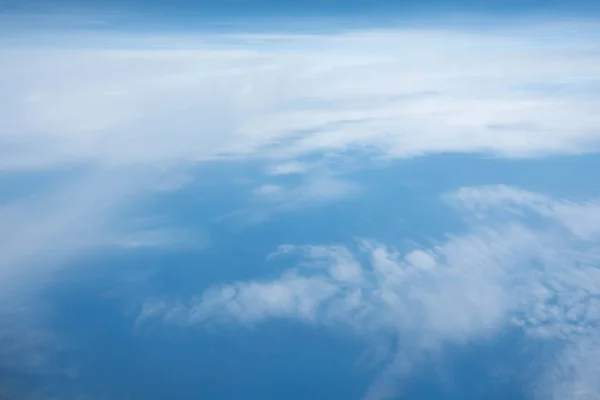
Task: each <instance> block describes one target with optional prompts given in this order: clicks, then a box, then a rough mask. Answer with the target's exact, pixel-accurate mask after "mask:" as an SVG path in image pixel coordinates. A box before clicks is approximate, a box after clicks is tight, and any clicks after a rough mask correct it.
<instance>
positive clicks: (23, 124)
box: [0, 23, 600, 171]
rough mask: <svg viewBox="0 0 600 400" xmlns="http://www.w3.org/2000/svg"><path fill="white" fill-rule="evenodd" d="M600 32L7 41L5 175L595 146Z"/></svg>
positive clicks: (0, 55) (557, 29) (2, 86)
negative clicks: (88, 44)
mask: <svg viewBox="0 0 600 400" xmlns="http://www.w3.org/2000/svg"><path fill="white" fill-rule="evenodd" d="M597 37H598V33H597V32H596V31H594V30H593V29H591V28H589V26H587V25H585V24H582V25H581V26H580V27H579V28H578V29H573V26H571V25H569V24H553V23H547V24H546V25H541V26H539V25H538V26H530V27H526V28H523V27H521V28H519V29H517V28H515V27H512V28H505V29H496V30H487V31H477V32H473V31H468V30H459V29H446V30H435V29H422V30H414V29H413V30H411V29H405V30H393V31H372V32H369V31H367V32H350V33H344V34H330V35H304V36H294V35H290V36H285V35H272V36H260V35H258V36H252V35H239V36H227V35H223V36H215V35H206V36H198V37H187V38H178V37H169V36H166V37H164V38H162V40H159V39H161V38H144V37H139V38H137V39H138V41H139V43H138V44H140V43H142V44H143V43H146V41H147V40H150V42H152V40H154V41H156V43H161V45H160V46H158V47H159V48H156V49H150V48H146V49H136V50H129V49H128V48H132V46H133V42H131V39H132V38H131V37H129V36H125V35H123V36H122V37H119V36H115V35H112V36H111V35H107V36H106V37H104V41H105V42H106V43H111V46H112V49H111V46H109V48H108V49H106V46H103V47H104V49H94V48H85V49H83V50H77V49H60V48H58V47H57V48H51V47H49V46H48V45H46V48H45V50H43V51H40V50H38V49H36V50H26V49H19V50H13V49H9V48H4V49H2V50H0V61H1V62H0V65H1V67H0V93H1V94H0V105H1V106H2V107H1V108H0V121H1V122H0V143H1V146H0V149H1V150H0V151H1V153H0V160H2V161H1V162H0V169H2V170H15V169H31V168H45V167H48V166H53V165H59V164H65V163H67V164H70V163H71V164H72V163H80V162H93V163H98V162H99V163H102V164H118V165H123V164H126V165H129V164H147V163H151V164H157V163H167V164H169V163H179V162H194V161H202V160H207V159H214V158H222V157H240V156H269V157H277V158H282V157H283V158H294V157H296V156H300V155H305V154H309V153H313V152H340V151H345V150H349V149H356V148H362V149H371V150H375V151H376V153H377V154H379V155H386V156H390V157H411V156H418V155H422V154H430V153H441V152H470V153H473V152H476V153H480V152H481V153H492V154H496V155H500V156H508V157H535V156H539V155H546V154H570V153H584V152H595V151H597V150H598V146H597V145H598V140H599V138H600V133H599V131H598V128H597V127H598V126H599V125H600V117H599V115H600V112H599V111H600V110H599V106H598V104H599V102H598V95H597V93H598V92H597V88H598V85H599V84H600V67H599V65H600V60H599V56H598V54H600V52H598V40H596V39H597ZM96 39H97V40H98V41H100V42H101V39H102V36H100V37H99V38H96ZM134 39H135V37H134ZM151 39H152V40H151ZM129 42H131V43H129ZM119 43H125V44H127V46H128V47H125V48H118V47H119ZM178 43H187V48H186V49H178ZM58 45H59V46H60V43H59V44H58ZM184 47H185V46H184ZM290 165H294V164H288V169H289V166H290ZM295 165H296V166H298V165H299V164H295ZM274 171H275V170H274Z"/></svg>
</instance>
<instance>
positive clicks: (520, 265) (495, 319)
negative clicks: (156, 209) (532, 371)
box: [140, 186, 600, 400]
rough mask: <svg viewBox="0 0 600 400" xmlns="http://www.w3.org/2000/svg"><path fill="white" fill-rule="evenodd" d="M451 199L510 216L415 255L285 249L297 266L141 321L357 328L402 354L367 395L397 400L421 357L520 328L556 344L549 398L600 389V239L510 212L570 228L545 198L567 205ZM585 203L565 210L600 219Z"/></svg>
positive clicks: (505, 197)
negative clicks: (598, 350) (277, 321)
mask: <svg viewBox="0 0 600 400" xmlns="http://www.w3.org/2000/svg"><path fill="white" fill-rule="evenodd" d="M449 197H451V198H452V199H453V200H454V201H455V202H458V203H459V204H460V205H461V206H462V207H463V208H464V209H470V208H471V207H472V206H473V204H477V205H478V207H484V208H489V209H497V210H499V211H502V210H507V211H509V212H508V213H505V214H503V216H501V217H500V216H498V215H496V216H495V217H494V218H495V220H494V221H491V220H490V219H485V220H479V221H480V222H479V223H478V224H476V225H472V226H471V228H470V230H469V231H467V232H465V233H461V234H453V235H449V236H448V237H447V239H446V240H445V241H443V242H440V243H439V244H437V245H434V246H432V247H430V248H420V249H414V250H412V251H409V252H408V253H406V254H402V253H400V252H398V251H396V250H394V249H393V248H391V247H388V246H385V245H383V244H381V243H377V242H372V241H359V243H358V244H357V246H341V245H336V246H320V245H319V246H296V245H284V246H281V247H280V249H279V250H278V251H277V252H276V253H274V254H272V255H271V256H270V257H281V256H286V257H288V256H299V261H298V262H297V263H296V266H294V267H291V268H290V269H288V270H287V271H285V272H284V273H283V274H282V275H281V276H280V277H279V278H276V279H273V280H256V281H240V282H233V283H230V284H223V285H218V286H214V287H212V288H210V289H208V290H207V291H206V292H204V293H203V294H202V295H201V296H200V297H199V298H198V299H192V300H190V301H189V302H187V303H177V304H171V303H169V302H168V301H166V300H161V303H160V308H157V307H150V306H148V307H149V308H151V309H152V312H151V313H150V312H148V311H144V312H142V314H141V315H140V318H141V319H143V318H146V317H154V318H157V317H158V318H162V319H164V320H166V321H169V322H175V323H181V324H184V325H187V324H200V325H214V324H216V325H219V324H235V323H241V324H243V325H254V324H258V323H260V322H263V321H266V320H269V319H271V318H288V319H296V320H300V321H303V322H305V323H307V324H310V325H315V326H325V327H329V328H331V329H332V330H334V331H336V330H344V331H348V330H349V331H351V332H353V333H354V334H355V335H357V336H359V337H362V338H364V339H365V340H366V342H367V343H372V342H373V341H377V340H378V338H381V337H388V338H392V340H394V341H396V342H398V343H399V344H400V345H399V346H398V350H395V351H394V353H392V355H391V356H392V359H391V361H389V362H388V364H386V365H384V366H383V367H382V368H383V369H382V372H381V375H380V376H379V378H378V379H377V380H376V381H375V382H374V383H373V385H372V387H371V388H370V389H369V390H368V391H367V393H366V394H365V397H364V398H365V399H375V400H379V399H391V398H395V396H397V395H398V394H399V393H398V392H401V388H402V385H403V382H404V381H405V380H406V379H408V378H409V376H410V375H411V374H412V373H414V366H415V365H416V364H418V362H419V360H420V359H421V358H422V357H424V355H425V354H427V353H428V352H436V351H437V350H438V349H439V348H441V346H443V345H444V344H445V343H454V344H467V343H469V342H470V341H476V340H479V339H485V338H492V337H496V336H498V335H501V334H502V333H503V332H505V331H506V330H509V329H514V328H517V329H520V330H521V331H522V332H523V333H524V334H525V335H526V336H528V337H530V338H533V340H536V341H540V342H541V343H548V344H549V345H552V346H555V345H558V347H557V348H558V349H559V350H557V351H558V353H557V355H556V357H555V358H554V363H553V364H552V365H549V366H548V367H547V368H546V369H545V370H544V371H538V372H537V374H538V375H537V378H536V379H537V382H538V383H539V388H538V389H536V391H535V393H536V394H537V395H539V396H540V398H546V399H547V398H551V399H557V400H558V399H563V398H568V399H573V400H584V399H589V398H593V397H594V396H597V395H598V394H600V388H599V387H598V377H599V376H598V374H597V372H598V371H599V370H600V364H598V361H597V357H596V356H595V353H594V352H593V351H590V352H588V351H584V349H592V348H594V344H595V343H596V344H597V343H598V341H599V340H600V312H599V310H600V303H599V301H600V247H599V246H598V245H599V244H600V243H598V241H597V240H595V239H594V238H593V237H591V236H588V235H583V236H582V235H581V234H580V231H579V230H573V229H570V226H571V225H569V224H566V225H565V226H566V227H567V228H569V229H550V230H547V229H545V228H544V229H539V228H537V227H536V226H531V225H530V224H528V223H527V220H526V219H523V218H522V217H521V216H520V215H519V213H517V212H516V210H515V209H513V208H512V207H513V206H516V207H519V208H531V210H533V211H534V212H536V213H538V214H539V215H540V216H541V217H542V218H544V219H546V220H548V221H547V223H548V224H552V225H554V226H559V227H561V226H563V223H564V220H563V219H561V218H559V217H557V216H556V215H557V214H555V213H553V212H548V208H546V207H541V206H539V205H538V203H539V202H540V201H542V203H544V204H546V205H548V204H550V205H558V206H560V205H564V204H565V202H564V201H562V200H556V199H552V198H549V197H547V196H543V195H540V194H536V193H530V192H526V191H522V190H520V189H517V188H512V187H507V186H497V187H491V186H488V187H475V188H462V189H460V190H458V191H457V192H455V193H453V194H452V195H449ZM475 200H476V201H475ZM507 202H508V203H507ZM532 204H533V206H532ZM588 205H589V202H583V203H568V206H569V207H570V208H571V209H572V210H577V211H578V212H584V211H586V212H588V213H590V214H589V217H590V218H595V217H597V215H594V213H598V212H600V211H598V210H597V209H596V208H589V206H588ZM559 208H560V207H559ZM552 209H553V207H550V210H552ZM558 215H559V216H561V215H562V214H561V213H558ZM568 215H570V214H568ZM567 220H568V219H567ZM152 304H155V303H150V305H152ZM523 390H524V391H526V390H529V388H524V389H523ZM567 394H568V395H567ZM565 396H567V397H565Z"/></svg>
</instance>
